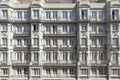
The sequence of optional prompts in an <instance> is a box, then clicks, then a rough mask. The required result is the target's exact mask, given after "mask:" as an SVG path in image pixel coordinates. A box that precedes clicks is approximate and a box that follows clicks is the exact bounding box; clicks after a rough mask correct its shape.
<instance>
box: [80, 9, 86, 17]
mask: <svg viewBox="0 0 120 80" xmlns="http://www.w3.org/2000/svg"><path fill="white" fill-rule="evenodd" d="M81 14H82V15H81V16H82V19H87V10H81Z"/></svg>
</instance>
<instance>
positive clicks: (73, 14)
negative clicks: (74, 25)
mask: <svg viewBox="0 0 120 80" xmlns="http://www.w3.org/2000/svg"><path fill="white" fill-rule="evenodd" d="M70 19H71V20H74V19H75V12H74V11H70Z"/></svg>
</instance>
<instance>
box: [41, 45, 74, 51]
mask: <svg viewBox="0 0 120 80" xmlns="http://www.w3.org/2000/svg"><path fill="white" fill-rule="evenodd" d="M74 49H76V45H73V46H70V45H60V46H59V45H43V50H48V51H49V50H53V51H54V50H56V51H58V50H59V51H60V50H63V51H65V50H69V51H71V50H74Z"/></svg>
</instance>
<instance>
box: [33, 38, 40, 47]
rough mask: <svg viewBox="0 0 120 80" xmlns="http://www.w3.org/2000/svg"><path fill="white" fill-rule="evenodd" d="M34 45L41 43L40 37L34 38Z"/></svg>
mask: <svg viewBox="0 0 120 80" xmlns="http://www.w3.org/2000/svg"><path fill="white" fill-rule="evenodd" d="M33 42H34V43H33V45H34V46H38V45H39V39H38V38H33Z"/></svg>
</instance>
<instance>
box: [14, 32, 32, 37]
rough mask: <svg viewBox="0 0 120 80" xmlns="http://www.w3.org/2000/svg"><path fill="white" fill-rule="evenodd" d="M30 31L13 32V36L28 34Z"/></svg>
mask: <svg viewBox="0 0 120 80" xmlns="http://www.w3.org/2000/svg"><path fill="white" fill-rule="evenodd" d="M29 34H30V32H29V31H28V32H17V31H15V32H14V36H29Z"/></svg>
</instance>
